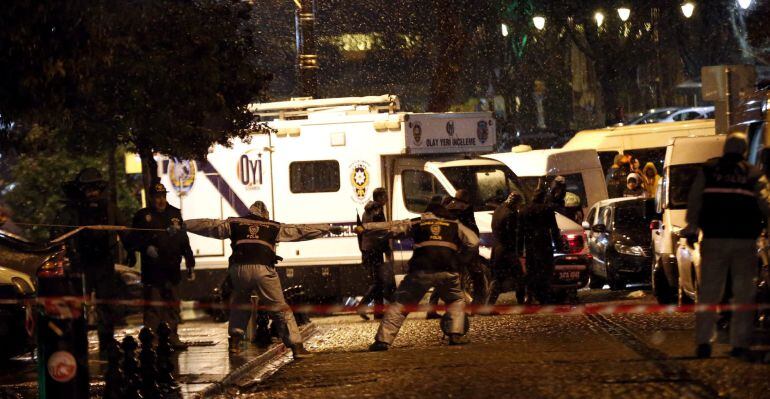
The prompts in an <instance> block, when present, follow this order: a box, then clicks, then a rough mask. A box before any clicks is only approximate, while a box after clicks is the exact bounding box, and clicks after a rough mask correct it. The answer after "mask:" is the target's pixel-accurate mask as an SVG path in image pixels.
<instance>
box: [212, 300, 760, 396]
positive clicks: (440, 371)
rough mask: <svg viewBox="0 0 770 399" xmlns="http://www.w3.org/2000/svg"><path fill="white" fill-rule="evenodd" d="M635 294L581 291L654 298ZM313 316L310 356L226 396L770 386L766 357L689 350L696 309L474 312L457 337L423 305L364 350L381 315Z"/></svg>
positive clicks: (589, 392) (712, 391)
mask: <svg viewBox="0 0 770 399" xmlns="http://www.w3.org/2000/svg"><path fill="white" fill-rule="evenodd" d="M628 294H629V292H627V291H626V292H620V293H610V292H609V291H598V292H597V291H593V292H586V293H581V296H582V299H583V300H584V301H586V302H589V301H598V300H601V301H604V300H610V301H612V302H614V303H640V304H641V303H651V301H652V299H651V297H650V296H649V295H646V296H644V297H642V298H636V299H626V296H628ZM631 296H632V297H634V296H636V297H638V296H639V295H638V294H637V295H631ZM508 299H510V298H508ZM315 323H316V324H317V325H318V328H319V333H318V334H317V335H316V336H315V337H314V338H313V339H311V341H310V342H309V345H308V346H309V348H310V349H311V350H314V351H316V352H318V353H317V355H316V356H315V357H313V358H310V359H305V360H301V361H296V362H292V363H290V364H288V365H287V366H285V367H284V368H283V369H281V370H280V371H278V372H277V373H276V374H275V375H273V376H272V377H271V378H268V379H266V380H265V381H263V382H261V383H258V384H256V385H254V386H252V387H250V388H249V389H248V390H244V392H238V391H237V390H235V389H231V390H230V391H229V392H228V395H227V396H225V395H223V396H221V398H225V397H231V396H233V395H238V394H239V393H240V394H242V395H243V397H248V398H331V397H334V398H358V397H394V398H395V397H399V398H407V397H414V398H428V397H431V398H432V397H436V398H438V397H471V398H483V397H528V398H535V397H538V398H539V397H548V398H556V397H559V398H565V397H568V398H584V397H606V398H615V397H625V398H649V397H667V398H715V397H733V398H765V397H770V393H769V392H770V380H769V379H768V378H767V376H768V375H769V374H770V366H768V365H762V364H746V363H741V362H739V361H737V360H733V359H731V358H729V357H727V356H726V352H727V350H728V349H729V348H728V347H727V346H726V345H717V346H716V347H715V357H714V358H712V359H709V360H696V359H694V357H693V351H694V343H693V333H692V328H693V316H692V315H690V314H664V315H610V316H603V315H566V316H556V315H516V316H492V317H480V316H477V317H472V318H471V323H472V324H471V330H470V338H471V341H472V343H471V344H469V345H467V346H461V347H450V346H447V345H446V340H444V341H442V337H441V332H440V330H439V327H438V321H436V320H424V314H421V313H416V314H413V315H410V317H409V319H408V321H407V322H406V323H405V325H404V327H403V329H402V330H401V333H400V334H399V336H398V338H397V339H396V341H395V343H394V345H393V347H392V348H391V350H390V351H388V352H378V353H370V352H367V351H366V348H367V346H368V345H369V344H370V343H371V341H372V339H373V336H374V333H375V331H376V328H377V325H378V324H377V322H374V321H369V322H364V321H362V320H361V319H359V318H358V317H354V316H337V317H330V318H323V319H316V320H315Z"/></svg>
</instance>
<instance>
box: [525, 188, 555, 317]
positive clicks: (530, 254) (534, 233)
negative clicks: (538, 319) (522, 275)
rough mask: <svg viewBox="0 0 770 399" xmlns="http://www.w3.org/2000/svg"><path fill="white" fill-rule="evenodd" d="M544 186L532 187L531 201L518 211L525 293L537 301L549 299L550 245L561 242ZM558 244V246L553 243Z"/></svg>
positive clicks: (542, 302)
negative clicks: (522, 247) (525, 270)
mask: <svg viewBox="0 0 770 399" xmlns="http://www.w3.org/2000/svg"><path fill="white" fill-rule="evenodd" d="M546 195H547V193H546V190H544V189H543V188H539V189H537V190H536V191H535V194H534V195H533V198H532V203H531V204H529V205H528V206H527V207H526V208H525V209H524V211H523V212H522V213H521V218H522V221H523V227H524V250H525V252H526V253H525V258H526V269H527V293H528V294H529V295H530V298H531V296H534V297H535V299H537V301H538V302H539V303H541V304H546V303H550V302H551V301H552V298H551V297H552V295H551V278H552V277H553V270H554V265H553V252H554V245H558V246H560V245H561V234H560V232H559V226H558V225H557V224H556V214H555V213H554V210H553V207H551V206H550V205H549V204H548V200H547V198H546ZM557 248H559V247H557Z"/></svg>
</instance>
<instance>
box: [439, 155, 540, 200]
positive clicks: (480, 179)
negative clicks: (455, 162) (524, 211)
mask: <svg viewBox="0 0 770 399" xmlns="http://www.w3.org/2000/svg"><path fill="white" fill-rule="evenodd" d="M441 173H443V174H444V176H446V178H447V180H449V182H450V183H452V186H453V187H454V188H455V190H459V189H463V188H464V189H466V190H468V191H469V192H470V195H471V201H472V202H473V207H474V209H475V210H476V211H492V210H494V209H495V208H497V206H498V205H500V204H501V203H502V202H503V201H505V199H506V198H507V197H508V194H510V193H511V192H512V191H514V192H517V193H519V194H520V195H521V196H522V197H523V198H524V199H525V201H526V200H527V198H528V196H527V195H526V191H525V190H524V189H522V187H521V186H520V185H519V183H518V179H517V178H516V175H514V174H513V172H511V170H510V169H508V167H507V166H505V165H502V164H501V165H472V166H448V167H443V168H441Z"/></svg>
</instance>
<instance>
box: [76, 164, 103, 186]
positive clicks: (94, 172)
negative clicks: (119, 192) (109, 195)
mask: <svg viewBox="0 0 770 399" xmlns="http://www.w3.org/2000/svg"><path fill="white" fill-rule="evenodd" d="M74 183H75V185H76V186H77V187H78V188H79V189H81V190H82V189H84V188H87V187H88V188H97V189H99V190H104V188H105V187H107V182H106V181H104V179H103V178H102V174H101V173H100V172H99V170H98V169H96V168H84V169H83V170H81V171H80V173H78V175H77V176H76V177H75V180H74Z"/></svg>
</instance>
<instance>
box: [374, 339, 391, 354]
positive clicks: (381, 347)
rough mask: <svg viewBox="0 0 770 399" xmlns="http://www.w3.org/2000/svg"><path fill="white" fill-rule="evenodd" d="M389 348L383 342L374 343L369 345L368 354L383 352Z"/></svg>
mask: <svg viewBox="0 0 770 399" xmlns="http://www.w3.org/2000/svg"><path fill="white" fill-rule="evenodd" d="M389 348H390V345H388V344H386V343H385V342H380V341H374V343H373V344H371V345H369V352H384V351H386V350H388V349H389Z"/></svg>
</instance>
